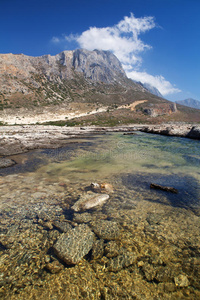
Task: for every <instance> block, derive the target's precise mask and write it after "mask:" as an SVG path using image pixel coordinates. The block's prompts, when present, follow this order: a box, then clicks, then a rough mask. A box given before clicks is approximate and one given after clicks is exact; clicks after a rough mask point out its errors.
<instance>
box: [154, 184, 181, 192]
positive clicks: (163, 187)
mask: <svg viewBox="0 0 200 300" xmlns="http://www.w3.org/2000/svg"><path fill="white" fill-rule="evenodd" d="M150 188H151V189H156V190H162V191H166V192H171V193H174V194H178V190H177V189H175V188H173V187H168V186H162V185H159V184H155V183H151V184H150Z"/></svg>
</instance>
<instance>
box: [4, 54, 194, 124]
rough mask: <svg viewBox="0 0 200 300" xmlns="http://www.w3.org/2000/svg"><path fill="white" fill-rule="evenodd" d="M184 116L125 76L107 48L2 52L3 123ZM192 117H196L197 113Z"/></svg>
mask: <svg viewBox="0 0 200 300" xmlns="http://www.w3.org/2000/svg"><path fill="white" fill-rule="evenodd" d="M154 92H155V91H154ZM188 114H189V112H188V111H187V113H186V114H185V112H184V114H182V113H181V112H180V111H179V112H177V109H176V104H173V103H172V102H170V101H168V100H166V99H163V98H162V97H160V96H156V95H154V94H152V93H151V92H149V91H148V90H147V88H145V87H144V86H143V85H142V84H140V83H136V82H134V81H133V80H131V79H128V78H127V76H126V74H125V71H124V70H123V68H122V65H121V63H120V61H119V60H118V59H117V58H116V56H115V55H114V54H112V53H111V52H110V51H103V50H94V51H88V50H84V49H76V50H73V51H63V52H61V53H59V54H57V55H55V56H51V55H43V56H39V57H31V56H27V55H24V54H11V53H10V54H0V122H3V123H5V122H8V123H9V122H10V124H11V123H12V122H14V123H24V124H27V123H30V122H36V120H37V121H38V122H43V121H44V120H61V119H62V120H63V119H66V120H70V119H72V118H74V119H76V118H77V117H79V118H80V116H81V118H82V117H83V116H84V117H83V118H82V120H83V119H84V122H88V124H91V123H92V124H93V123H94V124H104V123H105V122H104V121H105V120H106V119H109V120H111V123H112V124H114V122H121V123H128V122H130V123H134V122H157V121H158V122H161V121H171V120H172V119H173V118H176V116H177V118H178V121H179V120H181V121H182V119H183V118H186V119H187V121H188ZM191 114H193V111H191ZM164 116H166V118H164ZM36 117H37V118H36ZM152 118H154V121H152ZM156 118H157V119H156ZM190 118H191V119H192V120H194V121H195V120H196V119H197V121H198V118H196V116H195V117H193V116H192V117H190ZM94 119H95V120H94ZM11 120H12V121H11ZM89 120H92V121H91V122H90V121H89ZM113 120H114V121H113ZM89 122H90V123H89Z"/></svg>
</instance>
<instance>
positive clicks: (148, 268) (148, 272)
mask: <svg viewBox="0 0 200 300" xmlns="http://www.w3.org/2000/svg"><path fill="white" fill-rule="evenodd" d="M141 269H142V272H143V274H144V276H145V278H146V279H147V281H152V280H153V279H154V278H155V276H156V268H154V266H153V265H151V264H148V263H144V264H143V265H142V268H141Z"/></svg>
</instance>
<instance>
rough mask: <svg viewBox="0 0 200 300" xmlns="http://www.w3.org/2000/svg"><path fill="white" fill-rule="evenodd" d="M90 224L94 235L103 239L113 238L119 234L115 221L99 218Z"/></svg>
mask: <svg viewBox="0 0 200 300" xmlns="http://www.w3.org/2000/svg"><path fill="white" fill-rule="evenodd" d="M91 226H92V229H93V230H94V232H95V233H96V235H98V237H99V238H101V239H104V240H115V239H117V238H118V237H119V235H120V228H119V226H118V224H117V223H116V222H112V221H107V220H99V221H97V222H92V223H91Z"/></svg>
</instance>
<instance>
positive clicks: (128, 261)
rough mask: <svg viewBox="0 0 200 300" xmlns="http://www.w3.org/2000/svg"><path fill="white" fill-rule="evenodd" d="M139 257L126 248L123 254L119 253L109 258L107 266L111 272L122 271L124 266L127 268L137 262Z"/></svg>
mask: <svg viewBox="0 0 200 300" xmlns="http://www.w3.org/2000/svg"><path fill="white" fill-rule="evenodd" d="M136 259H137V257H136V256H135V255H134V254H133V253H131V252H128V251H126V250H124V253H123V254H121V255H118V256H117V257H115V258H112V259H110V260H109V262H108V264H107V266H108V271H110V272H117V271H120V270H121V269H123V268H127V267H129V266H130V265H132V264H133V263H135V262H136Z"/></svg>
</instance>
